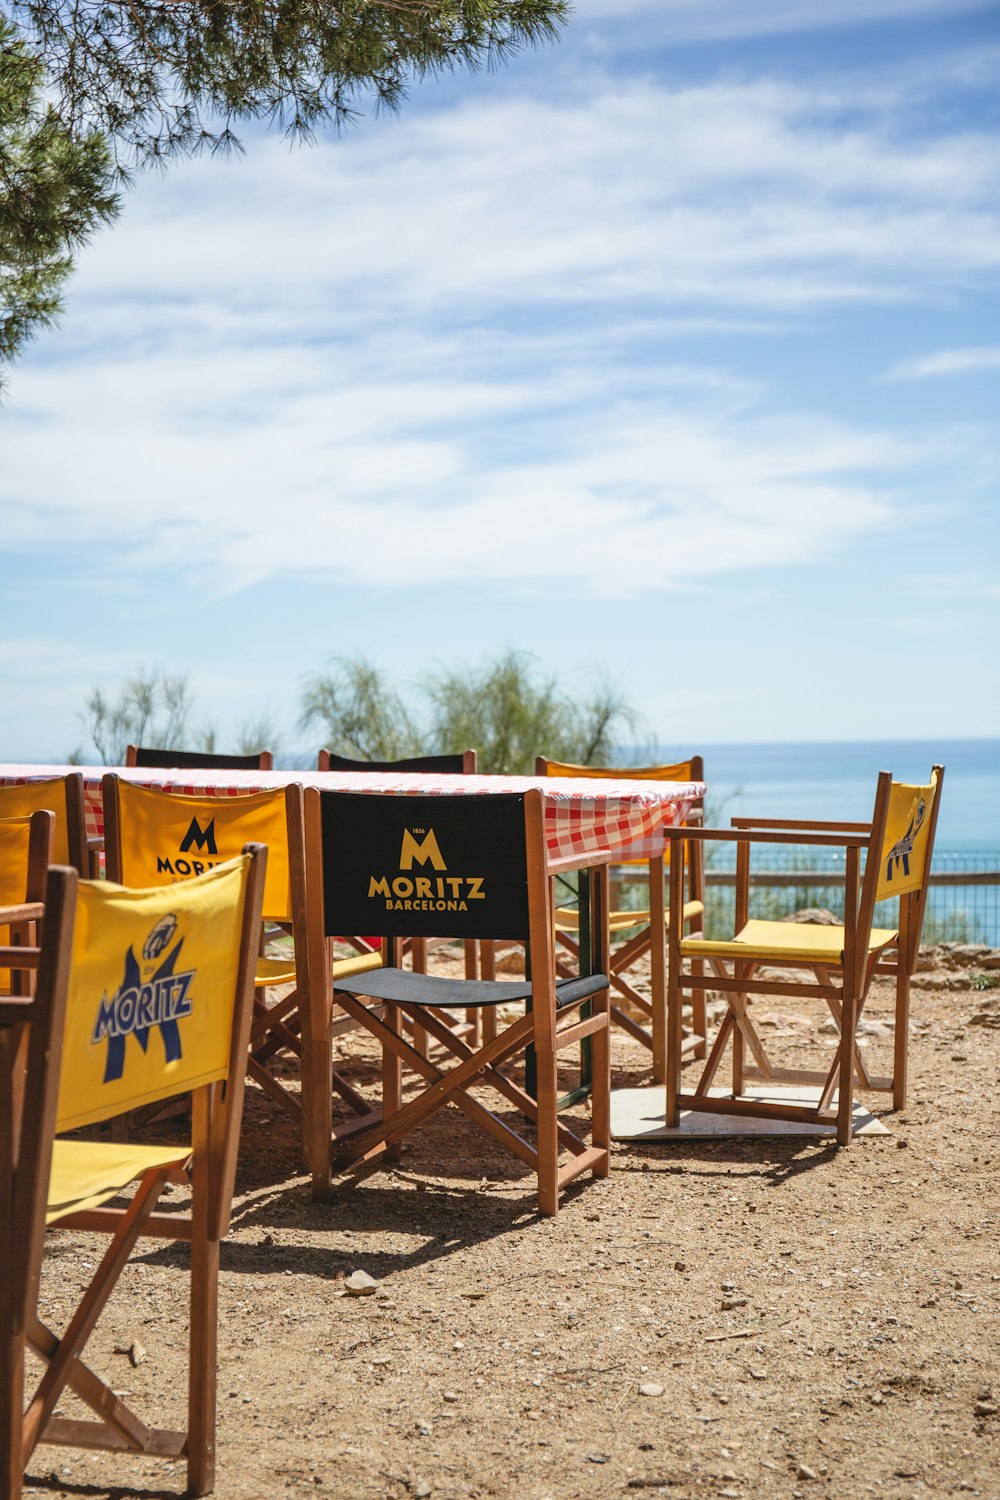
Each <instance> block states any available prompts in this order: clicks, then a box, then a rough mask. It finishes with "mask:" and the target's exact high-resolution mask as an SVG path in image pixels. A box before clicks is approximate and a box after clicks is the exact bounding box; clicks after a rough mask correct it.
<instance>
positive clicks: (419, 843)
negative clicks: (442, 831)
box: [399, 828, 448, 870]
mask: <svg viewBox="0 0 1000 1500" xmlns="http://www.w3.org/2000/svg"><path fill="white" fill-rule="evenodd" d="M414 860H415V861H416V862H417V864H418V865H426V864H427V863H428V861H429V862H430V864H431V865H432V866H433V867H434V869H435V870H446V869H447V868H448V867H447V865H446V864H445V862H444V860H443V859H442V858H441V850H440V849H439V848H438V841H437V839H436V838H435V837H434V830H433V828H428V830H427V832H426V833H425V834H424V836H423V838H422V839H417V838H415V837H414V835H413V834H412V833H411V832H410V830H409V829H408V828H405V829H404V830H403V847H402V849H401V850H400V851H399V868H400V869H401V870H412V869H413V863H414Z"/></svg>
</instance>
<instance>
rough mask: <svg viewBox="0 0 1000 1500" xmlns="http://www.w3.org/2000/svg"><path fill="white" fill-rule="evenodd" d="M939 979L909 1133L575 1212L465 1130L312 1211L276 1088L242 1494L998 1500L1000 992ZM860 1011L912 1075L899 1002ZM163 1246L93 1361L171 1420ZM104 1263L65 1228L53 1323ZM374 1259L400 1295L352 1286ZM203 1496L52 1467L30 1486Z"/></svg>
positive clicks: (239, 1374)
mask: <svg viewBox="0 0 1000 1500" xmlns="http://www.w3.org/2000/svg"><path fill="white" fill-rule="evenodd" d="M918 977H920V978H921V979H922V980H923V982H922V983H921V985H920V986H919V987H918V988H916V989H915V991H914V1004H913V1023H914V1024H913V1037H912V1042H911V1048H910V1057H911V1088H910V1098H909V1102H908V1105H907V1107H906V1109H905V1110H904V1111H903V1112H902V1113H901V1114H899V1115H888V1116H887V1117H886V1123H887V1124H888V1125H889V1128H890V1130H891V1135H889V1136H888V1137H882V1138H875V1139H857V1140H855V1142H854V1143H853V1144H852V1145H851V1146H850V1148H849V1149H847V1150H846V1151H840V1150H837V1148H836V1147H835V1146H834V1145H833V1144H832V1143H830V1142H829V1141H826V1140H817V1139H804V1138H788V1137H786V1138H783V1139H773V1138H772V1139H770V1140H766V1141H763V1140H757V1141H723V1142H711V1143H710V1142H701V1143H685V1144H679V1143H670V1144H664V1143H659V1144H656V1145H647V1146H634V1145H627V1144H618V1145H616V1147H615V1149H614V1156H613V1170H612V1174H611V1176H610V1178H609V1179H607V1180H606V1181H601V1182H593V1181H591V1180H590V1179H585V1180H584V1181H583V1182H581V1183H579V1184H576V1185H574V1186H573V1187H572V1188H571V1189H569V1190H568V1191H567V1193H566V1194H565V1197H564V1200H563V1205H562V1207H561V1209H560V1212H559V1214H558V1216H557V1217H556V1218H555V1219H548V1220H546V1219H541V1218H539V1216H538V1215H537V1213H536V1211H535V1208H534V1193H533V1179H532V1178H531V1177H529V1175H528V1174H527V1172H526V1170H525V1169H524V1168H523V1167H522V1166H521V1164H520V1163H519V1162H517V1161H516V1160H515V1158H513V1157H511V1156H507V1155H504V1154H503V1153H502V1152H501V1149H500V1148H499V1146H497V1145H496V1144H495V1143H494V1142H493V1141H492V1139H491V1138H489V1137H487V1136H486V1135H485V1134H484V1133H483V1132H481V1131H479V1130H477V1129H476V1127H475V1126H474V1125H473V1124H472V1123H471V1122H469V1121H468V1120H467V1119H466V1118H465V1117H464V1116H461V1115H459V1114H457V1113H456V1112H454V1111H453V1110H451V1109H449V1110H448V1111H446V1112H445V1113H444V1114H442V1115H440V1116H439V1117H438V1118H437V1120H436V1121H435V1122H433V1123H432V1124H430V1125H428V1126H427V1127H426V1128H425V1129H424V1130H423V1131H421V1132H420V1133H419V1134H417V1135H415V1136H414V1137H412V1138H411V1141H410V1144H409V1146H408V1149H407V1150H406V1152H405V1155H404V1157H403V1161H402V1163H401V1164H400V1165H399V1167H398V1168H395V1169H392V1170H383V1171H381V1172H377V1173H375V1174H374V1175H371V1176H369V1177H368V1178H367V1179H365V1180H363V1181H360V1182H359V1181H357V1180H355V1179H353V1178H348V1179H343V1180H341V1181H340V1182H339V1184H338V1185H337V1187H336V1189H335V1194H334V1198H333V1202H332V1203H331V1204H329V1205H322V1206H321V1205H314V1204H312V1203H311V1202H310V1201H309V1197H308V1192H307V1186H306V1180H305V1178H304V1177H303V1175H302V1174H301V1170H300V1168H299V1164H298V1156H297V1150H296V1141H295V1137H294V1134H293V1130H292V1126H291V1122H290V1121H289V1120H288V1119H287V1118H286V1117H285V1116H284V1115H283V1114H282V1113H281V1112H280V1111H279V1110H278V1109H277V1108H276V1107H275V1106H273V1105H272V1104H271V1103H270V1102H269V1101H268V1100H267V1099H265V1098H263V1096H261V1095H260V1094H259V1093H258V1092H256V1091H254V1090H251V1091H250V1093H249V1097H248V1107H247V1114H246V1124H245V1131H244V1144H243V1150H242V1153H241V1162H240V1175H239V1181H238V1191H237V1201H236V1205H235V1212H234V1219H233V1228H232V1232H231V1233H230V1236H229V1238H228V1240H227V1242H226V1244H225V1246H224V1247H223V1258H222V1279H221V1327H220V1360H219V1425H218V1455H219V1457H218V1479H217V1484H216V1490H215V1494H216V1496H217V1497H218V1500H247V1497H253V1500H266V1497H270V1496H281V1495H286V1494H295V1493H298V1494H300V1495H301V1494H311V1495H316V1496H320V1497H325V1496H328V1497H331V1500H332V1497H336V1500H355V1497H356V1500H363V1497H384V1500H404V1497H407V1496H414V1497H421V1496H433V1497H440V1500H452V1497H454V1500H459V1497H462V1500H464V1497H472V1500H475V1497H501V1500H507V1497H517V1500H545V1497H551V1500H576V1497H578V1496H579V1497H587V1500H606V1497H618V1496H622V1497H624V1496H630V1495H643V1494H648V1495H666V1496H669V1497H672V1500H673V1497H676V1500H683V1497H692V1500H701V1497H703V1496H724V1497H731V1500H737V1497H740V1500H743V1497H746V1500H750V1497H754V1496H758V1495H760V1496H788V1497H792V1500H799V1497H804V1500H812V1497H814V1496H815V1497H816V1500H820V1497H822V1496H837V1497H842V1496H854V1495H875V1496H879V1497H882V1500H896V1497H899V1500H909V1497H911V1496H914V1497H921V1500H922V1497H924V1496H936V1495H959V1494H967V1495H971V1496H983V1497H996V1496H1000V1451H998V1431H1000V1416H998V1414H997V1406H998V1404H1000V1401H998V1398H1000V1370H998V1335H997V1307H998V1301H1000V1256H998V1253H997V1191H996V1184H997V1143H996V1137H997V1084H998V1061H1000V1029H998V1028H997V1024H996V1023H997V1022H998V1021H1000V1013H998V1012H1000V988H997V989H993V990H989V991H988V990H984V991H982V992H977V991H975V990H973V989H972V988H971V987H970V984H969V980H968V976H965V977H960V978H956V979H945V980H943V981H940V982H938V981H937V980H933V981H932V979H931V978H930V977H927V976H918ZM932 983H933V985H934V986H936V987H928V986H930V985H931V984H932ZM949 986H952V987H949ZM755 1014H756V1015H757V1018H758V1020H759V1021H760V1023H761V1030H762V1033H763V1034H764V1035H765V1037H766V1038H767V1040H768V1047H769V1050H770V1051H771V1053H772V1055H773V1056H774V1057H775V1059H776V1060H779V1061H782V1062H788V1063H791V1064H795V1063H798V1064H799V1065H806V1064H808V1062H809V1061H810V1059H815V1056H816V1052H817V1049H820V1050H822V1049H824V1048H830V1047H832V1046H833V1044H834V1043H833V1038H832V1037H830V1036H828V1035H826V1034H824V1033H823V1032H821V1031H820V1022H821V1021H822V1019H823V1018H822V1016H821V1015H820V1014H819V1011H818V1008H817V1007H814V1006H812V1005H811V1004H810V1003H809V1002H806V1001H790V1002H788V1003H787V1004H786V1005H784V1006H783V1009H782V1012H781V1013H780V1014H778V1013H775V1012H773V1011H771V1012H769V1011H768V1009H767V1002H766V1001H765V1002H763V1003H762V1004H761V1005H760V1006H759V1007H757V1008H756V1011H755ZM866 1014H867V1018H868V1022H869V1034H868V1035H866V1036H865V1037H864V1042H865V1045H866V1046H867V1048H868V1053H867V1056H869V1057H871V1058H872V1060H873V1061H874V1062H875V1065H876V1068H879V1067H881V1068H882V1069H883V1070H885V1071H888V1060H889V1051H890V1049H891V1045H892V1040H891V1028H890V1025H889V1023H890V1022H891V1020H892V1002H891V996H890V994H889V993H888V992H887V991H877V992H876V993H875V995H874V998H873V1000H872V1002H871V1003H870V1005H869V1008H868V1011H867V1013H866ZM974 1017H975V1018H977V1019H975V1020H973V1018H974ZM984 1018H985V1019H984ZM341 1045H342V1060H343V1058H345V1057H349V1056H350V1054H351V1050H352V1043H351V1039H350V1038H345V1039H344V1041H343V1043H342V1044H341ZM648 1056H649V1055H648V1053H645V1052H643V1051H642V1049H641V1048H639V1047H638V1046H637V1045H636V1044H634V1043H633V1042H631V1041H630V1040H629V1039H627V1038H626V1037H624V1036H623V1035H622V1034H621V1033H616V1035H615V1042H614V1050H613V1059H614V1062H613V1065H614V1083H615V1084H616V1085H618V1086H636V1085H640V1084H645V1083H648V1082H649V1069H648ZM694 1066H695V1065H694V1064H692V1065H691V1067H692V1068H693V1067H694ZM354 1071H355V1076H356V1077H358V1078H359V1079H363V1078H364V1077H365V1075H366V1073H368V1072H370V1068H369V1063H368V1060H367V1059H365V1058H361V1059H360V1060H359V1061H357V1063H356V1064H355V1067H354ZM566 1081H567V1084H568V1083H570V1081H571V1080H570V1076H569V1073H567V1080H566ZM866 1102H868V1103H870V1104H871V1105H872V1107H873V1109H874V1111H875V1112H876V1113H877V1114H884V1113H885V1110H886V1106H887V1104H888V1102H889V1101H888V1099H887V1096H885V1095H870V1096H868V1098H867V1100H866ZM144 1243H145V1246H146V1252H145V1253H144V1254H142V1255H141V1256H140V1257H139V1258H137V1259H135V1260H133V1262H132V1264H131V1265H130V1266H129V1267H128V1268H127V1270H126V1272H125V1273H124V1276H123V1278H122V1282H121V1287H120V1291H119V1293H118V1294H116V1297H115V1300H114V1301H113V1303H112V1304H111V1306H110V1307H109V1309H108V1311H107V1313H106V1314H105V1317H104V1319H103V1321H102V1324H101V1325H100V1329H99V1333H98V1335H97V1336H96V1337H95V1339H94V1341H93V1344H92V1345H91V1346H90V1349H89V1356H88V1357H89V1361H90V1363H92V1364H93V1365H94V1366H95V1367H96V1368H97V1369H98V1370H99V1371H101V1372H103V1373H105V1374H106V1375H108V1376H109V1377H110V1378H111V1380H112V1382H113V1384H114V1385H115V1387H116V1389H118V1390H120V1391H122V1392H126V1391H127V1392H129V1393H131V1395H132V1397H134V1404H135V1406H136V1407H137V1409H138V1410H139V1411H140V1413H142V1414H146V1413H148V1414H149V1415H150V1416H151V1417H153V1418H154V1419H155V1420H158V1421H161V1422H167V1423H176V1424H177V1425H180V1423H181V1422H182V1420H183V1407H184V1399H185V1380H186V1376H185V1368H186V1364H185V1361H186V1350H185V1339H186V1305H185V1298H186V1289H187V1279H186V1275H185V1265H186V1252H185V1250H184V1249H183V1248H180V1247H176V1246H166V1247H165V1246H163V1245H162V1244H160V1245H157V1244H155V1243H154V1242H151V1241H146V1242H144ZM99 1246H100V1241H99V1240H98V1239H96V1238H95V1237H92V1236H86V1235H81V1234H68V1233H64V1234H61V1235H59V1234H54V1235H51V1236H50V1246H49V1250H48V1252H47V1261H46V1275H45V1285H44V1288H43V1290H44V1295H45V1297H46V1300H47V1305H46V1307H45V1312H46V1313H47V1314H48V1315H49V1316H50V1318H51V1320H52V1321H53V1322H54V1323H55V1324H57V1325H58V1326H61V1324H60V1322H59V1319H60V1314H61V1313H62V1314H63V1315H65V1314H66V1313H67V1312H68V1311H69V1308H70V1304H71V1301H72V1300H73V1299H72V1295H71V1294H72V1293H73V1292H74V1291H75V1290H77V1289H78V1288H79V1286H80V1284H81V1282H82V1279H83V1277H84V1276H85V1274H86V1272H85V1270H84V1269H82V1268H83V1267H84V1266H85V1265H86V1264H87V1262H88V1261H89V1262H90V1263H91V1264H93V1262H94V1260H95V1259H96V1254H97V1252H98V1250H99ZM355 1270H364V1271H366V1272H368V1273H369V1274H370V1275H371V1276H372V1277H374V1278H375V1279H376V1281H377V1282H378V1290H377V1292H376V1294H375V1295H372V1296H366V1297H354V1296H349V1295H345V1292H344V1278H345V1276H347V1275H349V1274H350V1273H351V1272H352V1271H355ZM137 1345H138V1346H141V1347H140V1348H136V1347H135V1346H137ZM130 1349H132V1350H133V1354H134V1355H135V1356H136V1357H138V1359H139V1363H138V1364H137V1365H135V1366H134V1365H133V1363H132V1359H131V1358H130V1355H129V1352H128V1351H129V1350H130ZM642 1387H646V1388H647V1389H648V1391H649V1392H650V1394H643V1393H642ZM65 1410H66V1411H67V1412H69V1411H71V1410H72V1403H71V1402H67V1404H66V1406H65ZM184 1481H185V1476H184V1469H183V1465H179V1464H178V1465H173V1466H172V1465H164V1464H162V1463H154V1462H152V1461H147V1460H142V1459H132V1458H124V1459H117V1458H116V1459H113V1458H110V1457H108V1456H106V1455H91V1454H78V1453H76V1452H73V1451H71V1450H68V1449H57V1448H52V1447H47V1448H39V1449H38V1451H37V1452H36V1454H35V1456H34V1458H33V1460H32V1463H31V1466H30V1471H29V1477H28V1483H27V1486H26V1493H27V1494H28V1495H30V1496H48V1497H53V1496H74V1497H81V1496H82V1497H95V1500H96V1497H111V1496H115V1497H127V1496H159V1495H163V1494H176V1493H180V1492H182V1491H183V1488H184Z"/></svg>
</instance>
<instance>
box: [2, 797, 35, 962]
mask: <svg viewBox="0 0 1000 1500" xmlns="http://www.w3.org/2000/svg"><path fill="white" fill-rule="evenodd" d="M30 840H31V819H30V817H21V818H0V906H21V905H23V903H24V899H25V896H26V895H27V891H28V846H29V843H30ZM6 931H7V929H6V928H0V932H3V933H5V932H6ZM3 941H4V938H3V937H0V943H2V942H3Z"/></svg>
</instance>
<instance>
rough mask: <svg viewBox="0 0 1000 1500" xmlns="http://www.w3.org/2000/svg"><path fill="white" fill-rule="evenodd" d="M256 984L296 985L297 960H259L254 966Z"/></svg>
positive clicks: (259, 985)
mask: <svg viewBox="0 0 1000 1500" xmlns="http://www.w3.org/2000/svg"><path fill="white" fill-rule="evenodd" d="M253 982H254V984H255V985H256V986H257V987H258V988H260V987H261V986H263V985H272V984H294V983H295V960H294V959H292V958H258V959H257V961H256V964H255V966H254V977H253Z"/></svg>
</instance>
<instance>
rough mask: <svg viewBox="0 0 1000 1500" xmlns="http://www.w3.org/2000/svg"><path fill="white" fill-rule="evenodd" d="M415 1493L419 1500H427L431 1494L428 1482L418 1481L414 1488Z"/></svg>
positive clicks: (424, 1480)
mask: <svg viewBox="0 0 1000 1500" xmlns="http://www.w3.org/2000/svg"><path fill="white" fill-rule="evenodd" d="M413 1493H414V1495H415V1496H416V1497H417V1500H427V1496H428V1495H429V1494H430V1493H431V1487H430V1485H429V1484H428V1483H427V1480H426V1479H418V1480H417V1483H416V1485H415V1486H414V1489H413Z"/></svg>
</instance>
